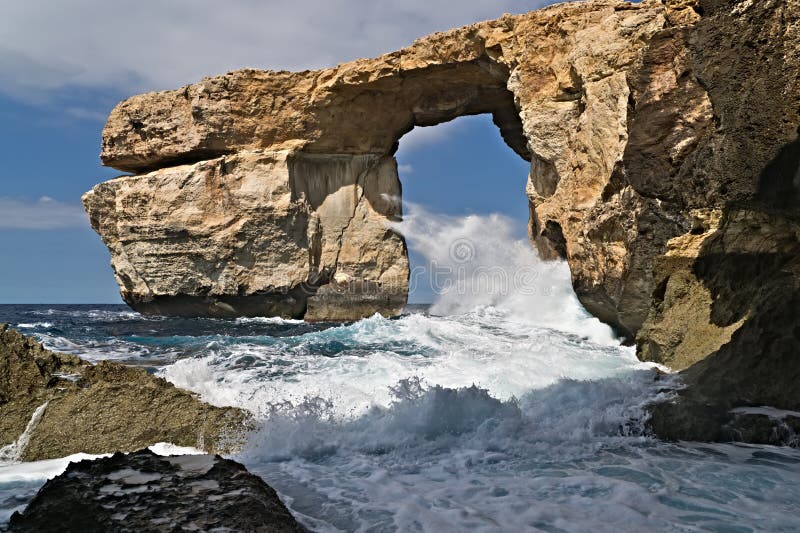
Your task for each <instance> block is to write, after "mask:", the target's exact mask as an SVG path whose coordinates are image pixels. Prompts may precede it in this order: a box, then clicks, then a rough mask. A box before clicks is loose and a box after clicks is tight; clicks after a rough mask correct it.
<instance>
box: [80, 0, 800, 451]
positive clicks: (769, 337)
mask: <svg viewBox="0 0 800 533" xmlns="http://www.w3.org/2000/svg"><path fill="white" fill-rule="evenodd" d="M798 13H800V5H799V3H798V0H763V1H759V2H754V1H752V0H741V1H737V0H663V1H659V0H649V1H644V2H641V3H637V4H630V3H624V2H617V1H607V0H593V1H588V2H580V3H572V4H560V5H556V6H551V7H548V8H545V9H542V10H539V11H535V12H531V13H527V14H524V15H517V16H505V17H503V18H501V19H498V20H494V21H487V22H482V23H478V24H474V25H471V26H467V27H464V28H460V29H456V30H452V31H449V32H445V33H438V34H434V35H431V36H429V37H425V38H423V39H420V40H418V41H416V42H415V43H414V44H413V45H411V46H410V47H408V48H405V49H403V50H400V51H398V52H394V53H391V54H387V55H384V56H381V57H379V58H376V59H362V60H358V61H354V62H352V63H346V64H343V65H339V66H338V67H335V68H332V69H327V70H321V71H313V72H298V73H289V72H269V71H256V70H240V71H236V72H231V73H228V74H225V75H222V76H218V77H214V78H207V79H204V80H203V81H201V82H200V83H197V84H194V85H190V86H187V87H184V88H182V89H179V90H176V91H167V92H162V93H153V94H147V95H141V96H136V97H133V98H131V99H129V100H126V101H125V102H122V103H121V104H119V105H118V106H117V107H116V108H115V109H114V111H113V112H112V113H111V116H110V117H109V120H108V123H107V124H106V127H105V129H104V132H103V147H102V154H101V157H102V159H103V162H104V163H105V164H107V165H110V166H113V167H115V168H118V169H121V170H125V171H129V172H134V173H137V174H138V175H137V176H132V177H123V178H119V179H117V180H112V181H111V182H108V183H105V184H101V185H98V186H97V187H95V189H94V190H93V191H91V192H90V193H88V194H87V195H86V196H85V198H84V203H85V205H86V208H87V211H88V212H89V213H90V216H91V220H92V224H93V226H94V227H95V229H97V231H98V232H99V233H100V235H101V236H102V237H103V239H104V241H105V242H106V243H107V244H108V246H109V248H110V250H111V252H112V262H113V265H114V268H115V272H116V274H117V278H118V281H119V283H120V286H121V289H122V294H123V297H124V298H125V299H126V301H127V302H129V303H130V304H131V305H132V306H134V307H135V308H137V309H141V310H143V311H146V312H163V313H170V314H207V315H241V314H280V315H288V316H305V317H306V318H309V319H316V320H324V319H336V320H346V319H355V318H359V317H361V316H365V315H367V314H370V313H371V312H375V311H378V312H382V313H384V314H393V313H396V312H397V311H398V310H399V309H400V308H401V307H402V303H403V301H404V297H405V291H406V285H405V284H406V280H407V275H408V262H407V259H406V253H405V247H404V244H403V241H402V237H400V236H398V235H397V234H396V233H394V232H393V231H392V230H390V229H388V228H389V225H388V222H389V221H391V220H392V219H393V218H395V217H397V216H399V215H400V210H399V193H400V185H399V182H398V178H397V170H396V164H395V162H394V159H393V156H392V155H393V153H394V151H395V149H396V147H397V142H398V140H399V139H400V137H401V136H402V135H403V134H404V133H406V132H408V131H409V130H411V129H412V128H413V127H414V126H426V125H432V124H437V123H440V122H445V121H448V120H451V119H453V118H456V117H458V116H461V115H468V114H477V113H491V114H492V115H493V117H494V122H495V123H496V124H497V126H498V128H499V130H500V133H501V135H502V136H503V138H504V139H505V141H506V143H507V144H508V145H509V146H510V147H511V148H512V149H513V150H514V151H515V152H516V153H517V154H519V155H520V156H521V157H523V158H525V159H527V160H529V161H530V163H531V167H530V168H531V170H530V175H529V180H528V188H527V195H528V199H529V202H530V209H531V221H530V235H531V238H532V240H533V241H534V243H535V245H536V246H537V248H538V250H539V252H540V254H541V255H542V256H543V257H546V258H564V259H566V261H567V262H568V263H569V266H570V269H571V272H572V279H573V285H574V288H575V290H576V293H577V294H578V296H579V298H580V299H581V302H582V303H583V304H584V305H585V306H586V308H587V309H588V310H589V311H590V312H591V313H593V314H594V315H596V316H598V317H599V318H601V319H602V320H604V321H605V322H607V323H609V324H611V325H612V326H614V327H615V328H616V329H617V330H618V331H619V332H620V334H621V335H623V336H625V337H626V338H627V339H628V341H630V342H634V341H635V342H636V344H637V349H638V353H639V355H640V357H641V358H643V359H645V360H650V361H656V362H660V363H663V364H666V365H669V366H672V367H673V368H676V369H687V370H686V372H685V374H684V375H683V378H684V382H685V383H686V384H688V387H687V388H685V389H684V390H683V391H682V392H681V393H680V394H679V397H678V398H677V399H676V402H674V403H671V404H668V405H667V406H666V407H663V408H660V409H657V410H656V411H655V412H654V420H653V426H654V427H655V428H656V429H657V431H658V432H659V433H660V434H662V435H665V436H670V437H675V438H696V437H703V438H708V436H709V435H712V436H714V435H717V436H719V435H722V433H720V432H719V431H717V432H716V433H715V432H714V431H712V432H711V433H708V432H705V433H703V434H702V435H701V434H700V433H698V432H697V431H695V430H693V429H691V428H690V427H689V426H685V427H684V426H681V425H680V424H676V423H673V422H663V423H662V422H659V420H661V421H668V420H677V419H679V418H680V417H682V416H684V415H685V416H687V417H694V418H695V419H698V418H697V417H700V416H701V415H700V413H701V411H702V412H703V413H706V414H707V413H708V412H710V411H709V410H708V409H706V408H705V407H707V406H708V405H713V409H712V410H711V411H713V412H714V413H715V414H714V416H713V417H711V419H713V420H712V422H713V423H712V424H711V426H713V427H715V428H716V429H717V430H720V431H721V429H720V428H721V427H722V426H724V425H726V424H729V423H730V422H731V420H733V418H735V417H734V416H733V414H732V413H731V410H732V409H734V408H737V407H742V406H754V405H761V404H767V405H773V406H776V407H781V408H783V409H790V410H794V409H798V408H800V394H797V392H798V391H797V389H796V387H797V383H798V380H797V379H795V378H796V377H797V375H798V368H800V364H798V361H797V356H796V354H797V353H798V352H800V350H798V348H800V335H797V334H796V333H795V331H796V329H797V327H798V326H797V318H796V317H797V316H798V311H800V306H798V301H800V297H798V292H797V290H798V276H797V274H798V266H797V259H796V258H797V252H798V240H799V237H798V231H797V221H798V219H799V218H800V212H799V211H800V209H799V207H798V206H800V140H798V139H799V138H800V137H799V136H800V129H799V127H800V82H798V72H800V64H799V62H800V49H798V47H800V23H798V19H799V16H798ZM229 165H230V166H229ZM367 167H368V168H369V169H367ZM344 183H346V184H347V185H340V184H344ZM271 191H275V194H274V195H273V194H272V192H271ZM351 213H352V215H351V216H348V215H350V214H351ZM345 220H347V222H344V221H345ZM692 391H695V392H692ZM703 391H705V392H703ZM691 406H695V407H696V406H705V407H703V408H702V409H701V408H700V407H697V408H694V407H691ZM702 416H703V417H705V419H709V417H708V416H706V415H702ZM668 427H669V428H673V429H674V428H679V427H684V429H683V430H680V431H679V430H678V429H674V431H673V430H667V429H665V428H668ZM696 427H699V425H697V426H696ZM734 433H735V431H734ZM740 433H742V434H744V432H740ZM726 434H727V433H726ZM714 438H717V437H714ZM719 438H722V437H719Z"/></svg>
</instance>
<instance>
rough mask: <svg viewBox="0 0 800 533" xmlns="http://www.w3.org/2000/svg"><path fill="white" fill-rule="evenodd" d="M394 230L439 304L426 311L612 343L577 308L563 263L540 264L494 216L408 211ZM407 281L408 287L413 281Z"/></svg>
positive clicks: (601, 327) (509, 225) (610, 336)
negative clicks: (476, 314) (499, 315)
mask: <svg viewBox="0 0 800 533" xmlns="http://www.w3.org/2000/svg"><path fill="white" fill-rule="evenodd" d="M407 207H408V213H407V214H406V215H405V216H404V217H403V221H402V222H399V223H396V224H394V225H393V226H394V228H395V229H396V230H397V231H399V232H400V233H402V234H403V235H404V236H405V237H406V239H407V240H408V241H409V245H410V246H411V248H412V249H415V250H416V251H418V252H420V253H421V254H422V255H423V256H424V257H425V258H426V259H427V262H428V268H427V273H428V275H429V277H431V278H432V282H433V288H434V289H435V290H438V292H439V294H438V298H437V300H436V302H435V303H434V306H433V308H432V309H431V311H432V312H433V313H435V314H441V315H453V314H461V313H465V312H470V311H472V310H474V309H476V308H479V307H484V306H492V307H495V308H497V309H501V310H505V311H508V315H507V320H510V321H514V322H517V323H523V324H535V325H539V326H546V327H550V328H555V329H557V330H559V331H563V332H567V333H574V334H578V335H581V336H583V337H586V338H588V339H590V340H592V341H593V342H595V343H598V344H609V345H613V344H618V343H619V341H618V340H617V339H616V338H615V337H614V334H613V332H612V331H611V328H609V327H608V326H607V325H605V324H603V323H602V322H600V321H599V320H598V319H596V318H594V317H592V316H591V315H589V314H588V313H587V312H586V310H584V308H583V307H582V306H581V304H580V302H579V301H578V298H577V297H576V296H575V292H574V291H573V289H572V284H571V281H570V272H569V267H568V266H567V264H566V262H564V261H542V260H541V259H539V256H538V254H537V253H536V251H535V250H534V248H533V247H532V246H531V243H530V242H529V241H528V239H527V238H525V239H519V238H516V237H515V232H514V224H513V222H512V221H511V220H510V219H508V218H506V217H504V216H501V215H489V216H478V215H471V216H467V217H449V216H442V215H433V214H431V213H428V212H427V211H425V209H424V208H422V207H421V206H418V205H414V204H409V205H408V206H407ZM414 281H415V280H414V274H412V282H414Z"/></svg>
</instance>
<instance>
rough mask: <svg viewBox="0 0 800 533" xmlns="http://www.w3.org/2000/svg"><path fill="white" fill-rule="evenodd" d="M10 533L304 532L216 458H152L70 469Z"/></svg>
mask: <svg viewBox="0 0 800 533" xmlns="http://www.w3.org/2000/svg"><path fill="white" fill-rule="evenodd" d="M9 527H10V531H25V532H42V531H80V532H86V533H90V532H95V531H97V532H100V531H102V532H142V531H226V532H227V531H248V532H250V531H253V532H256V531H257V532H281V533H282V532H291V531H304V529H303V528H302V527H301V526H300V525H299V524H298V523H297V522H296V521H295V519H294V518H293V517H292V515H291V514H290V513H289V511H288V510H287V509H286V506H284V505H283V503H282V502H281V501H280V499H279V498H278V495H277V494H276V493H275V491H274V490H273V489H272V488H271V487H270V486H269V485H267V484H266V483H264V481H263V480H262V479H261V478H260V477H258V476H255V475H253V474H251V473H249V472H248V471H247V470H246V469H245V467H244V466H242V465H241V464H239V463H237V462H235V461H231V460H229V459H223V458H221V457H220V456H218V455H181V456H173V457H162V456H159V455H156V454H154V453H153V452H151V451H149V450H146V449H145V450H141V451H138V452H134V453H130V454H127V455H126V454H122V453H117V454H115V455H113V456H111V457H107V458H103V459H97V460H95V461H81V462H79V463H72V464H70V466H69V467H68V468H67V470H66V472H64V473H63V474H61V475H60V476H58V477H55V478H53V479H51V480H50V481H48V482H47V483H46V484H45V485H44V486H43V487H42V489H41V490H40V491H39V493H38V494H37V495H36V497H35V498H34V499H33V501H31V503H30V504H29V505H28V507H27V508H26V509H25V511H23V512H22V513H14V515H13V516H12V517H11V521H10V524H9Z"/></svg>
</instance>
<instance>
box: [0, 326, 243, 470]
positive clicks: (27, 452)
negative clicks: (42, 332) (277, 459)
mask: <svg viewBox="0 0 800 533" xmlns="http://www.w3.org/2000/svg"><path fill="white" fill-rule="evenodd" d="M35 414H36V415H37V416H34V415H35ZM245 423H246V415H245V414H244V413H243V412H242V411H240V410H238V409H234V408H219V407H213V406H210V405H207V404H204V403H203V402H201V401H200V400H198V399H197V397H196V396H195V395H193V394H191V393H189V392H186V391H183V390H180V389H178V388H176V387H175V386H174V385H172V384H170V383H168V382H167V381H165V380H164V379H161V378H157V377H154V376H152V375H150V374H148V373H147V372H146V371H145V370H143V369H138V368H130V367H126V366H125V365H122V364H119V363H114V362H110V361H103V362H100V363H98V364H97V365H92V364H90V363H87V362H86V361H83V360H81V359H79V358H78V357H75V356H74V355H64V354H59V353H54V352H51V351H49V350H46V349H44V348H43V347H42V345H41V344H39V343H38V342H36V341H35V340H33V339H31V338H29V337H25V336H24V335H22V334H20V333H18V332H17V331H14V330H12V329H9V328H8V326H7V325H5V324H0V447H2V448H0V455H4V456H5V457H3V459H5V460H8V459H12V460H15V459H16V460H25V461H34V460H39V459H51V458H56V457H64V456H67V455H71V454H74V453H79V452H86V453H109V452H115V451H118V450H121V451H130V450H136V449H139V448H142V447H144V446H148V445H151V444H155V443H157V442H171V443H174V444H177V445H182V446H194V447H197V448H201V449H206V450H212V451H216V450H227V449H229V448H230V447H232V446H235V445H236V444H237V442H238V441H237V439H238V438H239V437H240V435H241V434H242V433H243V429H244V425H245ZM26 428H27V431H26ZM21 436H23V437H24V438H23V439H22V442H20V437H21Z"/></svg>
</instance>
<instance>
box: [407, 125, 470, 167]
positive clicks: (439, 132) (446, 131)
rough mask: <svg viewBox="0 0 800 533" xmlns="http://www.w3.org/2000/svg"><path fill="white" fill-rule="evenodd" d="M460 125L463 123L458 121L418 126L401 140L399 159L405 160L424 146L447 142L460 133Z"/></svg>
mask: <svg viewBox="0 0 800 533" xmlns="http://www.w3.org/2000/svg"><path fill="white" fill-rule="evenodd" d="M459 124H461V122H460V121H459V120H458V119H456V120H451V121H450V122H444V123H442V124H437V125H436V126H425V127H421V126H416V127H415V128H414V129H413V130H411V131H409V132H408V133H406V134H405V135H403V136H402V137H401V138H400V146H399V147H398V149H397V157H398V158H403V157H404V156H406V155H408V154H410V153H411V152H413V151H414V150H416V149H418V148H421V147H423V146H431V145H434V144H438V143H441V142H444V141H446V140H447V139H449V138H450V137H451V136H452V135H453V134H455V132H456V131H458V128H459Z"/></svg>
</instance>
